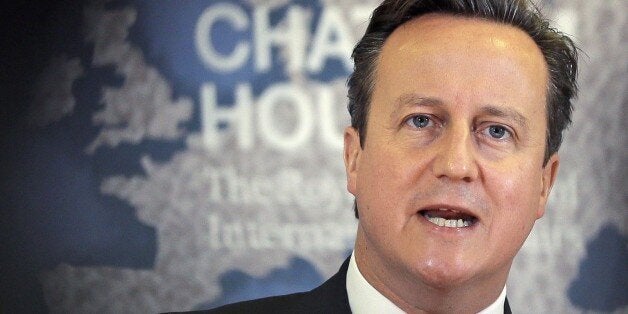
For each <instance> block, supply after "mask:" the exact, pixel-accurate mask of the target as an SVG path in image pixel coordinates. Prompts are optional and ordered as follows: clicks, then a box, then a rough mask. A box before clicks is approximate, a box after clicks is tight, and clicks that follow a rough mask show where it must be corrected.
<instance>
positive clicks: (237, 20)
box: [195, 3, 250, 72]
mask: <svg viewBox="0 0 628 314" xmlns="http://www.w3.org/2000/svg"><path fill="white" fill-rule="evenodd" d="M218 20H225V21H228V22H229V23H230V24H231V26H232V27H233V28H234V29H235V30H237V31H242V30H244V29H246V28H247V27H248V25H249V20H248V18H247V16H246V14H245V13H244V11H243V10H242V9H241V8H240V7H238V6H236V5H234V4H231V3H219V4H216V5H213V6H211V7H209V8H207V9H205V11H203V14H202V15H201V17H200V18H199V20H198V22H197V24H196V34H195V43H196V50H197V52H198V55H199V56H200V58H201V60H202V61H203V63H204V64H205V65H206V66H208V67H209V68H210V69H214V70H217V71H220V72H232V71H235V70H237V69H238V68H240V67H242V65H244V63H245V62H246V60H247V59H248V58H249V54H250V47H249V45H248V44H247V43H245V42H239V43H238V44H237V45H236V46H235V48H234V49H233V52H232V53H231V54H230V55H228V56H224V55H221V54H220V53H218V52H217V51H216V50H215V49H214V46H213V45H212V38H211V29H212V26H213V25H214V23H215V22H216V21H218Z"/></svg>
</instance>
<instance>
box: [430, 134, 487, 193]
mask: <svg viewBox="0 0 628 314" xmlns="http://www.w3.org/2000/svg"><path fill="white" fill-rule="evenodd" d="M432 170H433V172H434V175H435V176H436V177H437V178H448V179H450V180H454V181H458V180H462V181H465V182H472V181H474V180H476V179H477V177H478V175H479V169H478V165H477V160H476V155H475V145H474V142H473V134H472V130H470V129H465V128H458V129H456V130H450V132H448V133H447V135H446V136H444V137H442V138H441V139H440V141H439V143H438V151H437V154H436V156H435V158H434V160H433V165H432Z"/></svg>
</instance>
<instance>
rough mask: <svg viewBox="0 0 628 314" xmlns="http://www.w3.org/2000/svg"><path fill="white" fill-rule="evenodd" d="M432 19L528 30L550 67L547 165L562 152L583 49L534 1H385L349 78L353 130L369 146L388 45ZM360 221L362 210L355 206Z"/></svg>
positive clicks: (357, 49)
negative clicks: (400, 30)
mask: <svg viewBox="0 0 628 314" xmlns="http://www.w3.org/2000/svg"><path fill="white" fill-rule="evenodd" d="M429 13H442V14H449V15H454V16H463V17H473V18H480V19H484V20H488V21H494V22H498V23H502V24H506V25H511V26H514V27H516V28H518V29H521V30H523V31H524V32H526V33H527V34H528V36H530V37H531V38H532V39H533V40H534V42H535V43H536V45H537V46H538V47H539V48H540V50H541V52H542V53H543V56H544V58H545V62H546V63H547V66H548V72H549V73H548V74H549V83H548V87H547V103H546V108H547V126H548V130H547V135H546V147H545V156H544V161H543V165H545V164H546V163H547V161H548V160H549V158H550V156H552V154H554V153H555V152H557V151H558V148H559V147H560V144H561V142H562V137H563V136H562V133H563V130H564V129H566V128H567V126H568V125H569V123H571V111H572V104H571V100H572V99H573V98H574V97H575V96H576V94H577V91H578V87H577V83H576V72H577V68H578V64H577V59H578V54H577V48H576V46H575V44H574V43H573V41H572V40H571V39H570V38H569V37H567V36H566V35H565V34H563V33H561V32H560V31H558V30H556V29H554V28H552V27H550V25H549V21H548V20H547V19H545V18H544V17H543V16H542V15H541V13H540V11H539V10H538V8H537V7H536V6H535V5H534V4H533V3H532V2H531V1H529V0H385V1H384V2H383V3H382V4H380V5H379V7H377V8H376V9H375V11H373V15H372V17H371V21H370V23H369V25H368V27H367V29H366V33H365V34H364V36H363V37H362V39H360V41H359V42H358V44H357V45H356V46H355V48H354V49H353V54H352V55H351V57H352V58H353V61H354V70H353V73H352V74H351V76H350V77H349V81H348V86H349V95H348V96H349V105H348V109H349V114H350V115H351V126H352V127H354V128H355V129H356V130H357V131H358V134H359V135H360V146H363V145H364V140H365V139H366V133H367V128H366V126H367V120H368V113H369V109H370V102H371V96H372V94H373V90H374V88H375V76H376V70H377V63H378V58H379V55H380V53H381V51H382V47H383V46H384V43H385V42H386V39H387V38H388V36H390V34H392V33H393V31H394V30H395V29H396V28H397V27H399V26H400V25H401V24H403V23H405V22H407V21H409V20H412V19H414V18H417V17H419V16H422V15H425V14H429ZM354 210H355V215H356V217H358V211H357V206H354Z"/></svg>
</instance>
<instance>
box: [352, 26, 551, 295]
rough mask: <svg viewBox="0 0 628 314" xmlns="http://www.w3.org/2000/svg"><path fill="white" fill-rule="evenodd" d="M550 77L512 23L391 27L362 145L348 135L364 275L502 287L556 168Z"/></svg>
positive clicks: (354, 135)
mask: <svg viewBox="0 0 628 314" xmlns="http://www.w3.org/2000/svg"><path fill="white" fill-rule="evenodd" d="M547 80H548V76H547V68H546V63H545V61H544V58H543V56H542V54H541V51H540V50H539V48H538V47H537V46H536V45H535V43H534V42H533V40H532V39H531V38H529V37H528V36H527V35H526V34H525V33H524V32H522V31H520V30H517V29H515V28H512V27H509V26H505V25H501V24H497V23H493V22H488V21H483V20H479V19H470V18H461V17H452V16H446V15H426V16H423V17H421V18H418V19H415V20H412V21H410V22H407V23H405V24H403V25H402V26H401V27H399V28H398V29H397V30H395V31H394V32H393V34H392V35H391V36H390V37H389V38H388V39H387V41H386V43H385V45H384V48H383V50H382V53H381V55H380V59H379V63H378V65H377V72H376V79H375V88H374V91H373V94H372V102H371V107H370V112H369V114H368V122H367V135H366V139H365V141H364V145H363V146H362V147H360V145H359V135H358V133H357V131H356V130H355V129H353V128H347V130H346V132H345V164H346V167H347V177H348V179H347V180H348V182H347V185H348V189H349V191H350V192H351V193H352V194H353V195H354V196H355V197H356V201H357V205H358V209H359V216H360V220H359V227H358V237H357V241H356V258H357V259H358V264H359V265H360V271H361V272H362V273H363V274H364V275H365V277H366V278H367V279H369V281H371V283H373V281H379V282H380V283H381V284H383V285H385V286H391V285H393V286H394V283H395V282H403V281H407V282H416V280H417V279H418V280H420V282H422V283H424V284H427V285H429V286H433V287H437V288H447V287H449V286H458V285H462V284H469V283H480V282H482V283H485V284H488V283H490V284H489V285H497V286H499V285H503V283H504V282H505V280H506V277H507V274H508V271H509V269H510V265H511V263H512V259H513V258H514V256H515V254H516V253H517V251H518V250H519V248H520V247H521V245H522V244H523V241H524V240H525V238H526V237H527V236H528V234H529V233H530V230H531V229H532V226H533V225H534V222H535V220H536V219H538V218H540V217H541V216H542V215H543V213H544V208H545V203H546V200H547V196H548V193H549V190H550V187H551V184H552V183H553V180H554V177H555V174H556V170H557V167H558V157H557V156H556V155H554V156H552V158H551V159H550V160H549V162H548V163H547V165H546V166H545V167H544V166H543V156H544V152H545V136H546V132H547V122H546V109H545V103H546V89H547ZM377 285H378V284H376V286H377ZM498 288H499V289H500V290H501V286H499V287H498Z"/></svg>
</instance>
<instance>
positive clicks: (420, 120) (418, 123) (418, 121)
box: [407, 115, 433, 129]
mask: <svg viewBox="0 0 628 314" xmlns="http://www.w3.org/2000/svg"><path fill="white" fill-rule="evenodd" d="M407 123H408V124H410V126H411V127H415V128H419V129H422V128H425V127H427V126H429V125H430V124H431V123H433V122H432V120H431V119H430V117H428V116H426V115H418V116H414V117H411V118H410V119H409V120H408V122H407Z"/></svg>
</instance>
